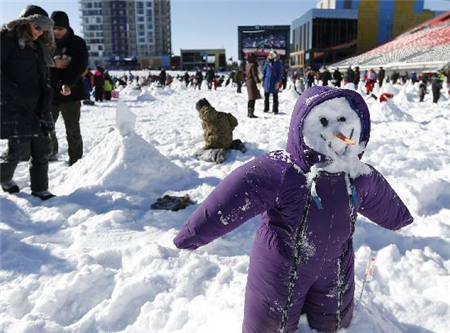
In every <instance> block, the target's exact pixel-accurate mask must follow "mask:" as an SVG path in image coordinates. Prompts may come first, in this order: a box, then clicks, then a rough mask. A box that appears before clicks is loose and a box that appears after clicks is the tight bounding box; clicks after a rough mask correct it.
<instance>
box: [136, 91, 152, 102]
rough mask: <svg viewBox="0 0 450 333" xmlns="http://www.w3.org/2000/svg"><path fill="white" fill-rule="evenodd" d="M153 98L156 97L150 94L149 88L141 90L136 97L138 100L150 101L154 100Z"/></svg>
mask: <svg viewBox="0 0 450 333" xmlns="http://www.w3.org/2000/svg"><path fill="white" fill-rule="evenodd" d="M155 99H156V98H155V97H154V96H153V95H152V90H150V89H145V90H143V91H142V92H141V94H140V95H139V96H138V98H137V100H138V101H140V102H151V101H154V100H155Z"/></svg>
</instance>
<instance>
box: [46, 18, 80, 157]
mask: <svg viewBox="0 0 450 333" xmlns="http://www.w3.org/2000/svg"><path fill="white" fill-rule="evenodd" d="M51 17H52V19H53V20H54V21H55V27H54V30H53V31H54V34H55V39H56V49H55V51H54V58H53V59H54V60H55V63H56V66H55V67H54V68H51V70H50V78H51V83H52V87H53V91H54V93H55V95H54V98H53V105H52V107H51V112H52V115H53V119H54V120H55V122H56V121H57V120H58V117H59V114H60V113H61V115H62V117H63V120H64V124H65V126H66V136H67V143H68V146H69V148H68V153H69V166H71V165H73V164H74V163H76V162H77V161H78V160H79V159H80V158H81V157H82V156H83V139H82V137H81V131H80V109H81V101H82V100H85V99H86V98H87V96H86V90H85V89H84V85H83V80H82V75H83V73H84V71H85V70H86V68H87V65H88V50H87V47H86V43H85V41H84V40H83V39H82V38H81V37H78V36H76V35H75V34H74V32H73V30H72V28H70V25H69V18H68V16H67V14H66V13H65V12H62V11H55V12H53V13H52V16H51ZM52 141H53V151H52V157H51V160H56V159H57V154H58V140H57V138H56V135H53V136H52Z"/></svg>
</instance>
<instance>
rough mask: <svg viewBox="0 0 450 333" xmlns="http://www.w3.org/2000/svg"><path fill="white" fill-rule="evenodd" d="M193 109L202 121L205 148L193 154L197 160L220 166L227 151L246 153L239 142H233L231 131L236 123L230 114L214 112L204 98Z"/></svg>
mask: <svg viewBox="0 0 450 333" xmlns="http://www.w3.org/2000/svg"><path fill="white" fill-rule="evenodd" d="M195 107H196V109H197V111H198V115H199V117H200V119H201V120H202V128H203V137H204V139H205V148H203V149H201V150H199V151H198V152H197V153H196V154H195V157H197V159H199V160H202V161H206V162H214V163H217V164H220V163H222V162H223V161H224V160H225V157H226V153H227V151H228V149H236V150H240V151H241V152H243V153H245V152H246V151H247V148H245V145H244V144H243V143H242V141H241V140H239V139H237V140H233V130H234V129H235V128H236V126H237V125H238V121H237V119H236V118H235V117H234V116H233V115H232V114H231V113H225V112H218V111H216V109H214V108H213V107H212V106H211V104H209V102H208V100H207V99H206V98H203V99H201V100H199V101H198V102H197V104H196V105H195Z"/></svg>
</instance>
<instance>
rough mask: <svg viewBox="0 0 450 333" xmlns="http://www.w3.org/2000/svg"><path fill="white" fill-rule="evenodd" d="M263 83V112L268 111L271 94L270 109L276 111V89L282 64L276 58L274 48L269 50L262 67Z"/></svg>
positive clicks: (279, 81)
mask: <svg viewBox="0 0 450 333" xmlns="http://www.w3.org/2000/svg"><path fill="white" fill-rule="evenodd" d="M262 73H263V84H264V112H269V98H270V94H272V95H273V106H272V111H273V113H274V114H277V113H278V89H279V88H280V86H281V80H282V65H281V62H280V61H279V60H278V54H277V52H275V51H274V50H271V51H270V52H269V55H268V56H267V61H266V62H265V63H264V66H263V69H262Z"/></svg>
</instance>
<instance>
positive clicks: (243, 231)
mask: <svg viewBox="0 0 450 333" xmlns="http://www.w3.org/2000/svg"><path fill="white" fill-rule="evenodd" d="M142 75H143V74H141V76H142ZM361 86H362V85H361ZM288 87H289V88H293V84H292V82H290V84H289V85H288ZM349 88H351V85H350V87H349ZM361 89H363V88H360V93H361V94H363V96H364V97H365V99H366V101H367V103H368V105H369V108H370V112H371V117H372V132H371V139H370V142H369V144H368V146H367V148H366V151H365V154H364V156H363V161H365V162H368V163H370V164H372V165H374V166H375V167H376V168H377V169H378V170H379V171H380V172H381V173H382V174H383V175H384V176H385V177H386V178H387V180H388V181H389V183H390V184H391V185H392V187H393V188H394V189H395V190H396V191H397V193H398V194H399V195H400V197H401V198H402V199H403V201H404V202H405V204H406V205H407V206H408V207H409V209H410V211H411V213H412V214H413V216H414V218H415V221H414V223H413V224H412V225H410V226H408V227H406V228H404V229H402V230H400V231H398V232H392V231H389V230H384V229H382V228H381V227H379V226H377V225H375V224H373V223H371V222H370V221H368V220H366V219H365V218H363V217H359V218H358V220H357V222H356V232H355V235H354V243H355V252H356V257H355V260H356V262H355V274H356V279H357V289H356V294H355V297H356V307H355V312H354V319H353V321H352V324H351V326H350V327H349V328H348V329H346V330H342V332H344V333H361V332H365V333H402V332H403V333H430V332H436V333H444V332H450V296H449V295H450V191H449V189H450V172H449V165H450V100H449V97H448V95H447V94H446V93H444V92H446V91H447V90H446V89H443V90H442V92H443V95H442V98H441V99H440V100H439V103H438V104H432V103H431V100H430V99H431V96H430V95H431V94H429V95H427V96H426V98H425V102H424V103H419V102H418V94H417V89H418V87H417V86H413V85H412V84H410V83H408V84H407V85H405V86H397V85H396V86H391V85H386V86H384V87H383V89H385V90H387V89H389V90H390V91H392V92H394V94H395V97H394V98H393V99H392V100H389V101H387V102H386V103H382V104H380V103H379V102H378V101H376V100H375V99H373V98H371V97H370V96H365V94H364V93H363V92H362V90H361ZM374 93H375V94H379V93H380V91H379V89H378V87H376V88H375V92H374ZM119 97H120V98H119V101H120V102H118V100H117V99H114V100H113V101H110V102H103V103H96V105H94V106H83V107H82V115H81V130H82V135H83V140H84V157H83V159H82V160H80V161H79V162H77V163H76V164H75V165H73V166H72V167H68V166H67V163H66V161H67V160H68V156H67V141H66V139H65V129H64V125H63V123H62V121H61V120H60V121H58V123H57V126H56V131H57V136H58V138H59V144H60V156H59V161H57V162H52V163H51V164H50V169H49V177H50V190H51V191H52V192H53V193H55V194H56V195H57V197H56V198H53V199H51V200H49V201H46V202H42V201H40V200H39V199H37V198H35V197H32V196H31V195H30V187H29V175H28V164H27V163H21V164H20V165H19V167H18V169H17V171H16V174H15V178H14V179H15V180H16V181H17V183H18V185H19V186H20V188H21V192H20V193H18V194H16V195H9V194H5V193H0V203H1V216H0V217H1V219H0V221H1V222H0V231H1V270H0V293H1V300H0V322H1V325H2V328H1V330H2V332H5V333H18V332H24V333H25V332H27V333H28V332H29V333H34V332H49V333H60V332H67V333H69V332H70V333H81V332H124V333H138V332H139V333H141V332H146V333H210V332H215V333H221V332H223V333H230V332H240V331H241V323H242V318H243V302H244V290H245V283H246V277H247V275H246V274H247V268H248V263H249V255H250V249H251V245H252V239H253V235H254V233H255V230H256V228H257V226H258V224H259V217H255V218H253V219H252V220H251V221H249V222H247V223H246V224H244V225H243V226H241V227H240V228H238V229H237V230H235V231H234V232H232V233H230V234H228V235H227V236H225V237H223V238H221V239H218V240H216V241H215V242H213V243H211V244H209V245H207V246H205V247H203V248H200V249H198V250H196V251H193V252H190V251H185V250H178V249H176V248H175V246H174V245H173V244H172V239H173V238H174V237H175V235H176V234H177V232H178V230H179V229H180V227H181V225H182V224H183V223H184V222H185V221H186V220H187V218H188V217H189V216H190V214H192V213H193V212H194V210H195V209H196V208H197V207H198V204H199V203H201V202H202V201H203V200H204V199H205V198H206V197H207V196H208V194H209V193H210V192H211V191H212V190H213V189H214V187H215V186H216V185H217V184H218V183H219V182H220V181H221V180H222V179H223V178H224V177H226V176H227V175H228V174H229V173H230V172H231V171H232V170H234V169H235V168H237V167H238V166H240V165H242V164H244V163H246V162H247V161H249V160H251V159H253V158H255V157H257V156H260V155H262V154H264V153H266V152H269V151H273V150H278V149H284V148H285V145H286V140H287V133H288V127H289V121H290V115H291V113H292V110H293V107H294V105H295V102H296V100H297V98H298V94H297V92H296V91H295V90H293V89H287V90H285V91H283V92H282V93H280V113H279V114H278V115H274V114H272V113H263V112H262V109H263V102H262V101H261V100H259V101H257V104H256V112H255V114H256V115H257V116H259V118H258V119H250V118H247V116H246V115H247V94H246V91H245V88H244V89H243V93H242V94H238V93H236V91H235V88H234V87H232V86H227V87H220V88H218V90H217V91H207V90H206V89H204V88H203V89H202V90H201V91H198V90H196V91H195V90H193V89H192V88H186V87H185V86H184V84H181V83H179V82H177V81H176V80H174V82H173V84H172V85H171V86H170V87H166V88H164V89H163V88H159V87H155V86H151V87H142V89H141V90H138V89H136V87H133V86H128V87H127V88H125V89H123V90H122V91H120V95H119ZM200 98H207V99H208V100H209V101H210V102H211V104H212V105H213V106H214V107H215V108H216V109H217V110H219V111H224V112H231V113H232V114H233V115H234V116H235V117H236V118H237V119H238V121H239V125H238V127H237V128H236V130H235V132H234V139H241V140H242V141H243V142H244V143H245V144H246V146H247V148H248V151H247V152H246V153H245V154H243V153H241V152H240V151H230V152H229V153H228V155H227V159H226V161H225V162H224V163H223V164H220V165H216V164H210V163H207V162H202V161H199V160H196V159H195V158H194V153H195V152H196V151H197V150H198V149H199V148H201V147H202V146H203V134H202V128H201V123H200V119H199V118H198V115H197V111H196V110H195V102H196V101H197V100H199V99H200ZM116 114H117V117H116ZM0 148H1V150H2V151H3V150H5V148H6V142H5V141H3V140H2V141H1V143H0ZM186 193H187V194H189V195H190V197H191V198H192V199H193V200H194V201H195V202H196V204H195V205H191V206H188V207H187V208H186V209H184V210H180V211H178V212H172V211H165V210H151V209H150V205H151V204H152V203H154V202H155V201H156V199H157V198H158V197H161V196H163V195H164V194H174V195H184V194H186ZM372 257H374V258H376V266H375V271H374V275H373V280H372V281H370V282H368V283H367V284H366V285H365V288H364V293H363V295H362V299H359V296H360V293H361V287H362V281H363V279H364V275H365V272H366V267H367V264H368V262H369V261H370V259H371V258H372ZM297 332H299V333H300V332H302V333H308V332H313V331H312V330H311V329H309V328H308V325H307V322H306V319H305V318H303V317H302V319H301V321H300V324H299V329H298V331H297Z"/></svg>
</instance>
